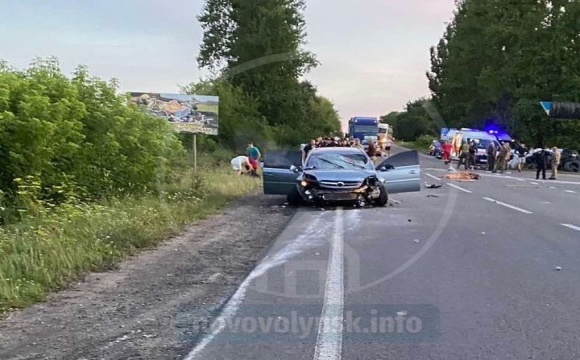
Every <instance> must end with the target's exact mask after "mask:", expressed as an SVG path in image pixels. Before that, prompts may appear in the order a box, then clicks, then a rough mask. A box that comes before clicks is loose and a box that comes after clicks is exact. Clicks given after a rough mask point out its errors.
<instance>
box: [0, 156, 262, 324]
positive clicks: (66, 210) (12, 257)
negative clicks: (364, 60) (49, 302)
mask: <svg viewBox="0 0 580 360" xmlns="http://www.w3.org/2000/svg"><path fill="white" fill-rule="evenodd" d="M260 184H261V182H260V180H256V179H254V178H249V177H245V176H244V177H240V176H235V175H234V174H233V173H232V171H231V169H230V168H229V166H226V165H219V166H215V167H212V168H211V169H207V170H201V171H199V175H198V176H196V177H194V176H193V175H192V174H189V175H187V176H184V177H183V178H182V179H181V180H180V181H179V182H178V183H175V184H172V185H171V186H167V187H166V188H164V189H160V191H159V193H158V194H155V195H153V194H151V195H148V196H142V197H138V198H133V197H126V198H122V199H111V200H108V201H106V202H101V203H97V204H75V205H71V204H65V205H61V206H58V207H57V208H55V209H53V210H51V211H50V212H48V213H44V214H42V215H36V216H31V217H28V218H26V219H25V220H23V221H22V222H20V223H18V224H13V225H7V226H3V227H0V313H2V312H4V311H6V310H8V309H11V308H20V307H25V306H27V305H29V304H31V303H33V302H36V301H40V300H42V299H44V297H45V296H46V294H47V293H48V292H50V291H55V290H58V289H61V288H63V287H64V286H66V284H67V283H68V282H70V281H72V280H75V279H79V278H81V277H82V276H83V275H84V274H86V273H87V272H89V271H98V270H107V269H112V268H114V267H115V266H116V264H118V263H119V262H120V261H121V260H122V259H123V258H125V257H126V256H128V255H130V254H133V253H135V252H136V251H138V250H139V249H143V248H148V247H151V246H153V245H155V244H158V243H159V242H160V241H162V240H164V239H166V238H167V237H168V236H171V235H174V234H176V233H178V232H179V231H181V230H182V229H183V227H184V225H185V224H188V223H191V222H192V221H194V220H197V219H201V218H204V217H206V216H207V215H209V214H212V213H215V212H216V211H217V210H218V209H220V208H222V207H223V206H224V205H225V204H227V202H228V201H230V200H231V199H233V198H235V197H237V196H240V195H243V194H245V193H247V192H249V191H251V190H253V189H256V188H257V187H258V186H259V185H260Z"/></svg>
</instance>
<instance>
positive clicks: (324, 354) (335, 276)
mask: <svg viewBox="0 0 580 360" xmlns="http://www.w3.org/2000/svg"><path fill="white" fill-rule="evenodd" d="M343 229H344V217H343V212H342V209H340V208H339V209H338V210H337V211H336V217H335V219H334V234H333V236H332V244H331V253H330V258H329V259H328V270H327V272H326V286H325V292H324V303H323V305H322V315H321V316H320V323H319V324H318V337H317V339H316V348H315V350H314V360H340V359H341V357H342V320H343V316H344V261H343V255H344V251H343V248H344V232H343Z"/></svg>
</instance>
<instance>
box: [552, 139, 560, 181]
mask: <svg viewBox="0 0 580 360" xmlns="http://www.w3.org/2000/svg"><path fill="white" fill-rule="evenodd" d="M561 159H562V153H560V150H559V149H558V148H557V147H555V146H554V147H553V148H552V164H551V165H552V175H551V176H550V180H556V176H557V175H558V166H560V160H561Z"/></svg>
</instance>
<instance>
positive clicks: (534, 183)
mask: <svg viewBox="0 0 580 360" xmlns="http://www.w3.org/2000/svg"><path fill="white" fill-rule="evenodd" d="M530 184H532V185H540V184H539V183H537V182H533V181H530Z"/></svg>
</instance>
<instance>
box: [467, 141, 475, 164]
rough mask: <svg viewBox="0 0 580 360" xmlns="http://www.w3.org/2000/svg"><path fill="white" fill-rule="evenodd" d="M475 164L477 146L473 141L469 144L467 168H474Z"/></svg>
mask: <svg viewBox="0 0 580 360" xmlns="http://www.w3.org/2000/svg"><path fill="white" fill-rule="evenodd" d="M476 163H477V145H476V144H475V141H472V142H471V145H469V168H470V169H471V168H475V164H476Z"/></svg>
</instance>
